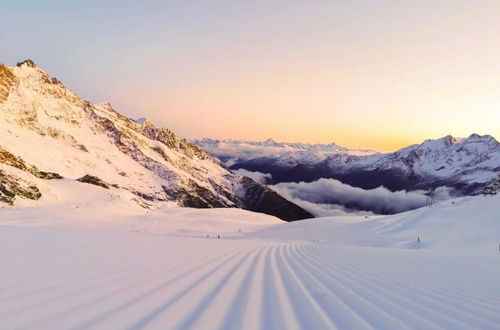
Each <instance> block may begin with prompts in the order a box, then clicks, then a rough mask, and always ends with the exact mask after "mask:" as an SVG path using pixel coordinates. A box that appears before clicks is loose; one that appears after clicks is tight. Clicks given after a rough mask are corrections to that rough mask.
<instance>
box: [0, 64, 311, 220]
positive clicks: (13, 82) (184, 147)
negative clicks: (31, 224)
mask: <svg viewBox="0 0 500 330" xmlns="http://www.w3.org/2000/svg"><path fill="white" fill-rule="evenodd" d="M0 127H1V130H0V171H1V172H0V180H4V181H5V182H7V180H9V182H11V181H14V182H16V181H19V182H21V181H20V180H21V177H23V178H22V180H24V181H27V182H28V183H27V184H25V185H24V184H23V185H21V186H20V187H17V188H16V187H13V186H12V185H9V186H7V184H4V183H3V181H0V187H2V189H0V196H3V197H4V198H5V199H7V198H10V200H11V201H15V200H16V195H19V196H20V197H26V196H23V195H22V194H19V191H20V190H19V189H20V188H22V187H24V186H27V187H30V186H33V187H36V184H35V183H36V182H40V180H46V179H58V178H60V177H64V178H69V179H73V180H76V179H79V178H84V177H85V178H87V180H83V181H86V182H88V183H94V184H96V183H97V182H100V186H101V187H103V189H105V188H108V189H119V190H126V191H128V192H130V193H131V194H133V195H135V196H136V199H137V200H140V201H141V205H148V203H149V204H151V203H157V202H173V203H175V204H178V205H180V206H188V207H197V208H210V207H239V208H245V209H249V210H257V211H259V212H263V213H269V214H272V215H275V216H278V217H281V218H283V219H286V220H297V219H303V218H308V217H311V215H310V214H309V213H308V212H306V211H304V210H303V209H301V208H300V207H298V206H297V205H295V204H293V203H291V202H288V201H287V200H285V199H284V198H282V197H281V196H279V195H278V194H277V193H275V192H274V191H272V190H271V189H269V188H267V187H265V186H263V185H261V184H258V183H256V182H254V181H252V180H250V179H248V178H244V177H241V176H237V175H235V174H232V173H231V172H230V171H228V170H227V169H226V168H225V167H224V166H221V164H220V162H219V161H218V160H217V159H215V158H213V157H212V156H210V155H209V154H207V153H206V152H205V151H204V150H203V149H201V148H200V147H198V146H196V145H194V144H192V143H189V142H188V141H186V140H185V139H181V138H179V137H177V136H176V135H175V134H174V133H173V132H172V131H170V130H168V129H166V128H158V127H156V126H154V125H153V124H152V123H150V122H148V121H145V120H141V121H138V122H135V121H132V120H130V119H128V118H126V117H124V116H122V115H121V114H119V113H118V112H117V111H115V110H114V109H113V107H112V106H111V105H110V104H109V103H106V104H92V103H90V102H87V101H85V100H83V99H81V98H80V97H79V96H78V95H76V94H75V93H74V92H72V91H70V90H69V89H67V88H66V87H65V86H64V85H63V84H62V83H61V82H60V81H59V80H57V79H55V78H51V77H50V76H49V75H48V74H47V73H45V72H44V71H43V70H42V69H41V68H39V67H38V66H37V65H36V64H35V63H33V62H32V61H30V60H27V61H24V62H21V63H18V65H17V66H16V67H8V66H5V65H1V64H0ZM40 173H42V174H40ZM43 173H45V174H43ZM2 176H3V177H4V179H2ZM89 178H90V179H89ZM30 180H31V181H32V182H33V184H31V185H30V184H29V181H30ZM24 181H23V182H24ZM47 184H49V183H48V182H44V183H42V185H47ZM81 184H86V183H81ZM25 188H26V187H25ZM16 191H17V192H16ZM49 195H50V194H49ZM19 196H18V197H19ZM45 197H46V198H45V200H46V201H47V202H51V201H50V198H49V196H45ZM35 199H36V198H35Z"/></svg>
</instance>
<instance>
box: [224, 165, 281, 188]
mask: <svg viewBox="0 0 500 330" xmlns="http://www.w3.org/2000/svg"><path fill="white" fill-rule="evenodd" d="M232 172H233V173H234V174H238V175H242V176H247V177H249V178H250V179H252V180H254V181H255V182H259V183H264V184H266V183H269V182H271V181H272V178H273V177H272V175H271V174H269V173H261V172H252V171H247V170H245V169H242V168H240V169H239V170H233V171H232Z"/></svg>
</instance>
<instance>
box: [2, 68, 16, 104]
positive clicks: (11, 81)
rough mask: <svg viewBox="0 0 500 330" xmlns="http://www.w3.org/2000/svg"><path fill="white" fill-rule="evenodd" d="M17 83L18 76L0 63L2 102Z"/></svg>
mask: <svg viewBox="0 0 500 330" xmlns="http://www.w3.org/2000/svg"><path fill="white" fill-rule="evenodd" d="M16 83H17V78H16V76H14V74H13V73H12V71H11V70H10V69H9V68H8V67H6V66H5V65H3V64H1V63H0V104H1V103H2V102H4V101H5V100H6V99H7V97H8V96H9V92H10V90H11V89H12V87H13V86H14V85H16Z"/></svg>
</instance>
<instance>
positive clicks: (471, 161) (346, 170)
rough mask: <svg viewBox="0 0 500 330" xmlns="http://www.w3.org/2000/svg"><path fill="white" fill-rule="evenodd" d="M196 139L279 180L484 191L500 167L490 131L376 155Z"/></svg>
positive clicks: (499, 146) (499, 148)
mask: <svg viewBox="0 0 500 330" xmlns="http://www.w3.org/2000/svg"><path fill="white" fill-rule="evenodd" d="M195 143H197V144H198V145H200V146H203V147H204V148H205V149H206V150H207V151H208V152H210V153H211V154H212V155H214V156H216V157H218V158H219V159H221V160H222V161H224V162H225V163H226V165H228V166H230V167H231V168H232V169H245V170H249V171H258V172H261V173H268V174H271V175H272V177H273V182H274V183H279V182H300V181H305V182H310V181H313V180H318V179H320V178H335V179H338V180H341V181H342V182H345V183H348V184H350V185H353V186H358V187H362V188H365V189H372V188H375V187H378V186H385V187H388V188H390V189H393V190H402V189H404V190H411V189H432V188H435V187H438V186H441V185H446V186H451V187H457V188H458V189H459V190H460V191H462V192H464V193H472V192H478V191H480V190H481V188H482V186H484V184H485V183H486V182H488V181H489V180H491V179H492V178H493V177H495V175H496V174H497V173H499V172H500V143H499V142H498V141H497V140H496V139H495V138H494V137H493V136H490V135H483V136H481V135H478V134H472V135H470V136H469V137H467V138H455V137H453V136H451V135H448V136H445V137H443V138H440V139H435V140H432V139H431V140H426V141H424V142H422V143H421V144H415V145H411V146H408V147H406V148H402V149H400V150H397V151H395V152H391V153H371V154H370V153H366V154H359V153H356V152H353V151H352V150H349V149H346V148H342V147H339V146H337V145H335V144H331V145H308V144H305V145H301V144H295V145H294V144H289V145H288V144H279V143H273V142H272V141H267V142H266V141H264V142H246V141H236V142H234V141H232V140H227V141H226V140H221V141H219V140H210V139H204V140H195ZM294 146H295V147H294ZM296 146H298V147H296ZM325 150H326V151H325Z"/></svg>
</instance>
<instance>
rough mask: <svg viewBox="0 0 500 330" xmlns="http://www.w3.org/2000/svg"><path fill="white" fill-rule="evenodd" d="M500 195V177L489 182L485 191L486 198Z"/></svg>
mask: <svg viewBox="0 0 500 330" xmlns="http://www.w3.org/2000/svg"><path fill="white" fill-rule="evenodd" d="M498 193H500V175H499V176H497V177H496V178H494V179H493V180H491V181H490V182H488V184H487V185H486V187H484V189H483V193H482V194H483V195H484V196H493V195H496V194H498Z"/></svg>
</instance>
